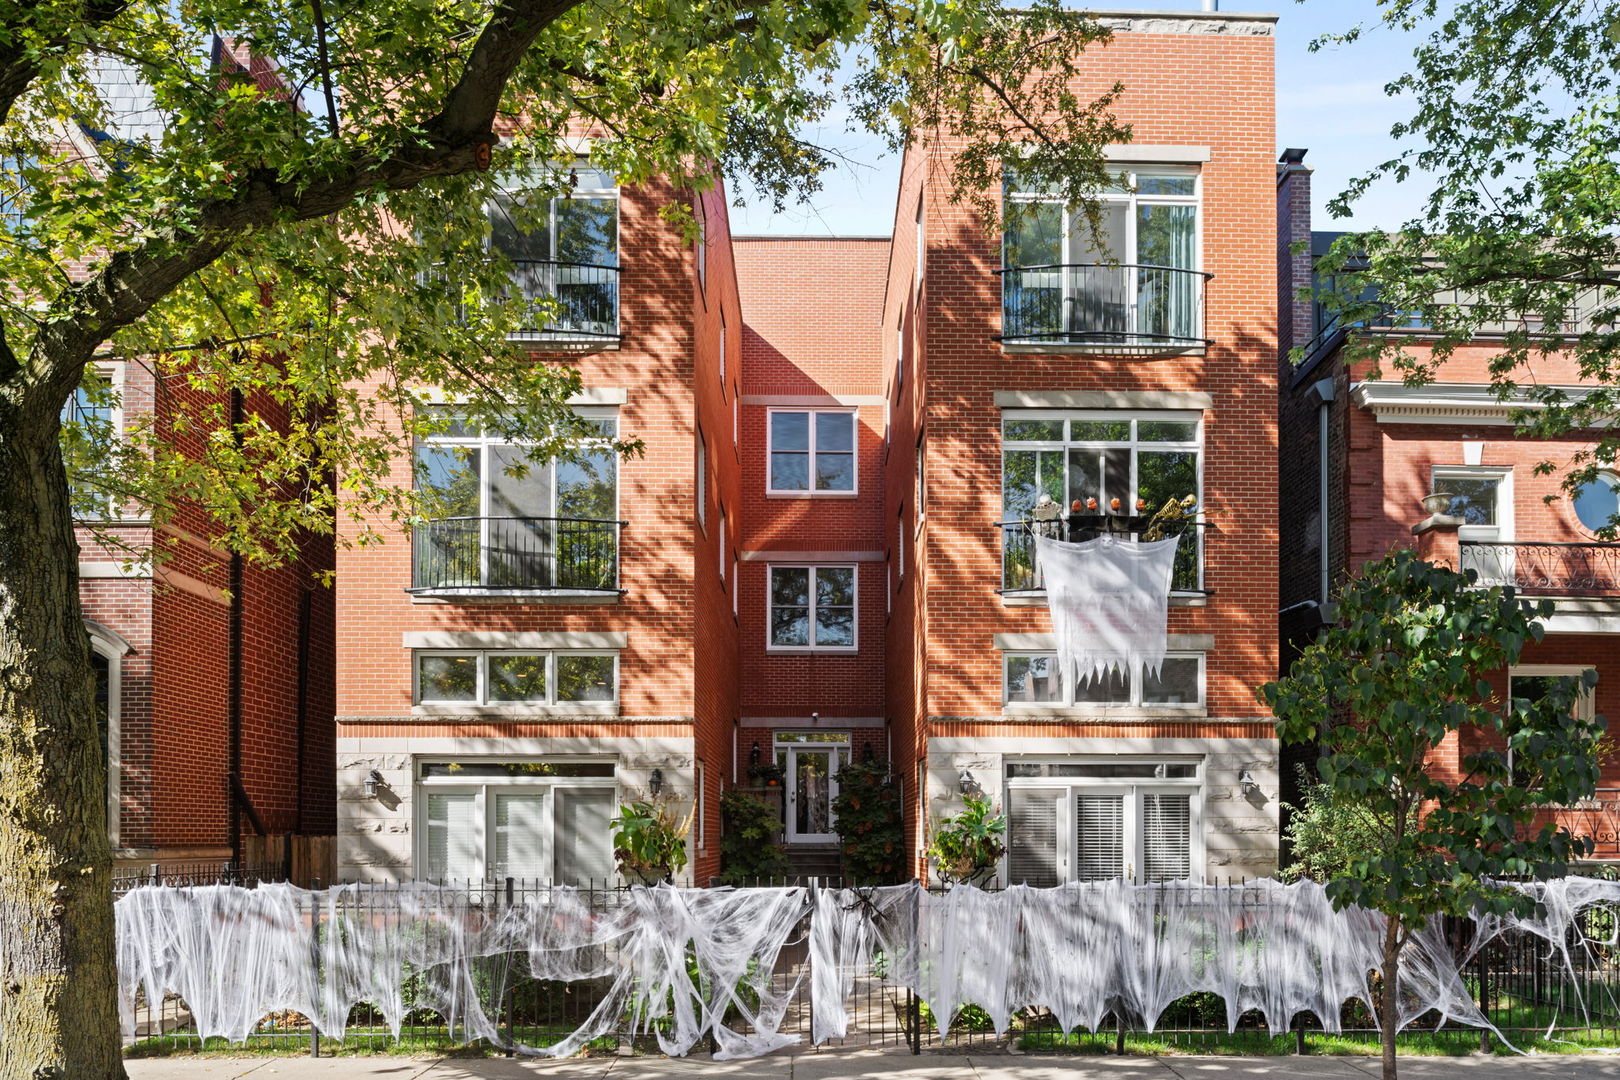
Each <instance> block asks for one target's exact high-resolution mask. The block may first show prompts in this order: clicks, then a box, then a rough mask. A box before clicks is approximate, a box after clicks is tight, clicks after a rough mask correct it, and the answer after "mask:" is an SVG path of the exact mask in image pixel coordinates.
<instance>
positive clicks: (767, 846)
mask: <svg viewBox="0 0 1620 1080" xmlns="http://www.w3.org/2000/svg"><path fill="white" fill-rule="evenodd" d="M720 816H721V820H722V821H723V823H724V828H723V830H722V832H721V836H720V880H721V881H722V882H723V883H724V884H727V885H751V884H753V883H754V882H755V881H757V880H759V879H761V878H767V879H768V878H773V877H785V876H786V875H787V872H788V861H787V856H786V855H785V854H783V852H782V849H781V848H780V847H779V846H777V843H776V837H777V834H778V833H780V832H781V830H782V822H781V820H780V819H779V818H778V817H777V814H776V807H774V806H772V805H771V804H770V803H768V802H766V801H765V800H764V799H761V798H760V797H759V796H757V795H750V794H749V793H748V792H746V791H728V792H726V793H725V794H723V795H721V796H720Z"/></svg>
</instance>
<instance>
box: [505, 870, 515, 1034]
mask: <svg viewBox="0 0 1620 1080" xmlns="http://www.w3.org/2000/svg"><path fill="white" fill-rule="evenodd" d="M514 893H515V890H514V888H513V882H512V879H511V878H507V879H506V908H507V911H508V912H510V911H511V909H512V908H513V906H514V905H515V903H516V898H515V895H514ZM516 966H517V965H516V963H515V962H514V959H513V956H512V954H511V953H507V954H506V972H505V975H506V992H505V994H504V995H503V996H504V997H505V998H506V1001H505V1007H506V1056H507V1057H511V1056H512V1053H513V1051H512V1048H513V1047H514V1046H516V1045H517V1035H516V1031H515V1028H514V1026H513V1020H512V1004H513V993H512V983H513V977H512V971H513V969H514V968H515V967H516Z"/></svg>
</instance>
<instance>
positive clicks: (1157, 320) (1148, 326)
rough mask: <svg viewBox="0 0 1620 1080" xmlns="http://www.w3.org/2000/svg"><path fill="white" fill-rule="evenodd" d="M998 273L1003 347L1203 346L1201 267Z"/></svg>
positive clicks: (1061, 267)
mask: <svg viewBox="0 0 1620 1080" xmlns="http://www.w3.org/2000/svg"><path fill="white" fill-rule="evenodd" d="M996 273H998V274H999V275H1001V333H1000V335H998V336H997V337H996V338H995V340H997V341H999V342H1001V343H1002V344H1003V345H1023V346H1043V345H1044V346H1052V347H1073V346H1082V347H1087V348H1090V349H1095V350H1102V349H1113V348H1127V349H1132V350H1137V349H1146V350H1180V349H1200V348H1204V347H1205V346H1207V345H1208V344H1209V340H1208V339H1207V338H1206V337H1205V336H1204V284H1205V282H1207V281H1208V280H1209V278H1210V275H1209V274H1206V273H1204V272H1203V271H1201V270H1184V269H1181V268H1180V267H1175V266H1143V265H1137V264H1131V263H1114V264H1106V263H1071V264H1057V263H1054V264H1051V265H1048V266H1017V267H1006V268H1004V269H1002V270H998V271H996Z"/></svg>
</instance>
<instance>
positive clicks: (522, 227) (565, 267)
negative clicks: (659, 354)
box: [489, 159, 619, 340]
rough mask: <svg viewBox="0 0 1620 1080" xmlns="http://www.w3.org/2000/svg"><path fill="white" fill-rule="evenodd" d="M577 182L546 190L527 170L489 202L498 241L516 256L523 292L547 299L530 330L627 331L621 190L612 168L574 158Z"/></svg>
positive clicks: (562, 333)
mask: <svg viewBox="0 0 1620 1080" xmlns="http://www.w3.org/2000/svg"><path fill="white" fill-rule="evenodd" d="M569 175H570V178H571V181H572V190H571V191H570V192H568V193H567V194H563V195H556V196H552V197H543V196H540V195H536V194H530V193H528V192H526V191H525V190H524V185H525V183H526V180H525V179H524V178H521V177H520V178H519V179H518V180H517V181H516V182H515V183H513V184H512V185H510V187H509V189H508V190H507V191H504V192H502V193H501V194H499V195H497V196H495V198H494V199H493V200H492V201H491V202H490V204H489V226H490V243H491V245H492V246H493V247H494V248H495V250H496V251H499V252H500V253H501V254H503V255H505V256H506V257H507V258H508V259H510V260H511V262H512V285H513V291H514V292H515V293H516V296H517V298H518V299H520V300H522V301H524V302H526V303H529V304H539V305H541V306H539V307H538V308H537V309H536V314H537V315H538V316H540V317H539V318H535V319H533V320H531V321H527V322H524V324H523V328H522V332H523V335H524V336H538V337H541V338H547V337H554V338H562V339H584V340H593V339H602V338H615V339H616V338H617V337H618V335H619V192H618V185H617V183H616V182H615V181H614V178H613V176H612V174H610V173H607V172H604V171H603V170H601V169H598V168H596V167H594V166H592V165H591V164H590V163H589V162H587V161H585V160H584V159H580V160H578V161H576V162H574V163H573V166H572V169H571V171H570V174H569Z"/></svg>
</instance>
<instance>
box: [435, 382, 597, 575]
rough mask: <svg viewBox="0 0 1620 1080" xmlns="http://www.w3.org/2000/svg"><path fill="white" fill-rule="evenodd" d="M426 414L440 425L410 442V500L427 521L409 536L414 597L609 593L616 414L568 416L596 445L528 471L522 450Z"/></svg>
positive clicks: (457, 418)
mask: <svg viewBox="0 0 1620 1080" xmlns="http://www.w3.org/2000/svg"><path fill="white" fill-rule="evenodd" d="M426 409H428V410H431V411H433V412H434V413H436V414H437V415H438V416H439V418H440V419H439V421H438V424H437V428H438V430H436V431H435V432H433V433H432V434H428V435H424V436H422V437H421V438H419V439H418V440H417V442H416V451H415V467H414V472H415V479H416V490H417V493H418V495H419V497H420V498H421V500H422V502H423V509H424V511H425V513H426V516H427V517H428V518H429V519H431V520H430V521H428V522H427V523H426V524H424V525H420V526H418V527H417V528H416V529H415V530H414V531H413V535H412V542H413V549H414V561H415V567H414V574H413V577H414V580H415V584H416V586H417V587H421V588H451V587H456V588H476V587H484V588H582V589H593V590H607V589H613V588H615V587H616V586H617V584H618V545H619V533H618V528H619V527H618V515H619V478H618V455H617V454H616V452H615V451H614V449H613V443H612V440H613V439H614V438H616V437H617V435H618V424H619V421H618V410H616V409H614V408H613V407H611V406H592V407H581V408H579V409H576V410H575V411H576V412H577V413H578V414H579V415H580V416H581V417H583V418H585V419H586V420H587V421H588V423H589V424H590V426H591V427H592V428H593V429H594V430H595V432H596V438H595V439H594V440H593V441H590V442H587V443H585V444H584V445H582V446H580V447H579V448H578V449H577V451H576V453H575V454H574V455H573V456H572V457H570V458H569V459H567V460H553V461H533V460H531V459H530V452H531V451H530V447H529V445H528V444H526V443H522V442H516V441H513V440H511V439H508V438H507V437H506V436H504V435H502V434H501V433H500V432H498V431H492V430H485V429H484V428H483V427H482V426H481V425H480V424H479V423H478V421H476V420H474V419H473V418H471V417H469V416H467V415H465V413H464V412H461V411H458V410H457V408H456V407H455V406H453V405H434V406H427V407H426Z"/></svg>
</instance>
